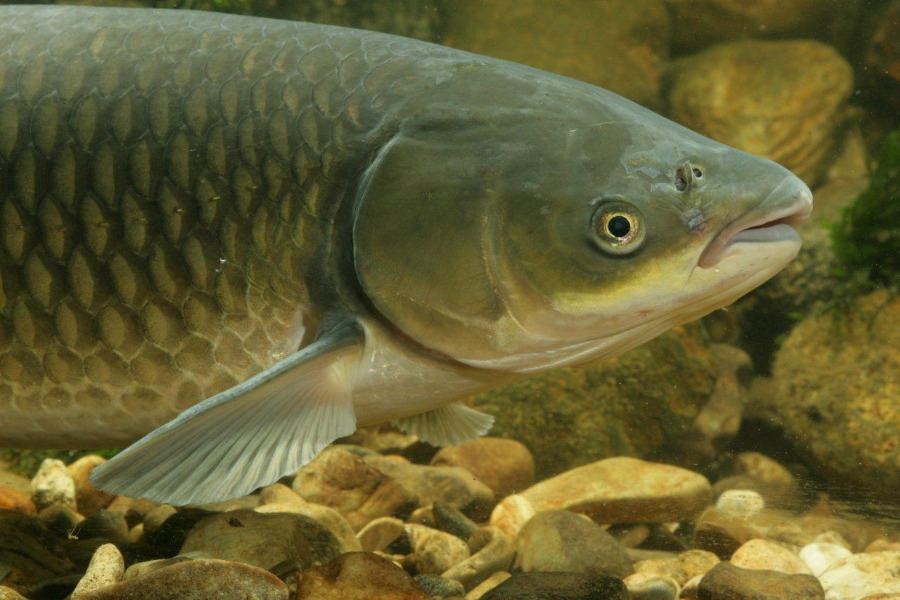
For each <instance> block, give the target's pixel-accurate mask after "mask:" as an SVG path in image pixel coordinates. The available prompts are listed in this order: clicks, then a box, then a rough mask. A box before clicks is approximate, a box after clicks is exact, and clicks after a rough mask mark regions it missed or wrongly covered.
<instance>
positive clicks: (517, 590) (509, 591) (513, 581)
mask: <svg viewBox="0 0 900 600" xmlns="http://www.w3.org/2000/svg"><path fill="white" fill-rule="evenodd" d="M481 598H482V600H526V599H531V598H533V599H535V600H537V599H542V598H547V599H550V598H552V599H553V600H598V599H601V598H602V600H629V598H628V589H627V588H626V587H625V584H624V583H623V582H622V580H621V579H617V578H615V577H609V576H605V575H586V574H584V573H540V572H533V573H515V574H513V575H512V577H510V578H509V579H507V580H506V581H504V582H503V583H501V584H500V585H498V586H497V587H495V588H493V589H492V590H490V591H489V592H488V593H486V594H485V595H484V596H482V597H481Z"/></svg>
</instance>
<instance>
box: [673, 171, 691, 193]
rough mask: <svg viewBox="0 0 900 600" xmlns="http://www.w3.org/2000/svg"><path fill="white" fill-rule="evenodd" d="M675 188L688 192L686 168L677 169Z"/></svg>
mask: <svg viewBox="0 0 900 600" xmlns="http://www.w3.org/2000/svg"><path fill="white" fill-rule="evenodd" d="M675 189H676V190H678V191H679V192H686V191H687V189H688V178H687V174H686V173H685V170H684V168H682V167H679V168H678V170H677V171H675Z"/></svg>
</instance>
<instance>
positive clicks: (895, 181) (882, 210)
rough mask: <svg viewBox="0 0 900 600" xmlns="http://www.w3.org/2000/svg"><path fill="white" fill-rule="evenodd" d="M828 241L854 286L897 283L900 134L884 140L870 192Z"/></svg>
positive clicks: (852, 206)
mask: <svg viewBox="0 0 900 600" xmlns="http://www.w3.org/2000/svg"><path fill="white" fill-rule="evenodd" d="M832 242H833V248H834V252H835V254H836V255H837V257H838V260H839V261H840V264H841V267H840V268H841V271H842V272H841V273H840V275H841V276H842V279H844V280H845V281H847V282H848V284H849V285H850V286H851V287H852V288H855V289H859V290H860V291H862V292H865V291H868V289H870V288H871V286H872V284H874V285H877V286H884V287H889V288H897V287H898V285H900V130H898V131H895V132H893V133H892V134H890V135H889V136H888V137H887V138H886V139H885V141H884V145H883V146H882V148H881V153H880V155H879V158H878V165H877V167H876V168H875V170H874V172H873V173H872V175H871V183H870V185H869V187H868V189H866V190H865V191H864V192H863V193H862V194H860V195H859V197H858V198H857V199H856V200H855V201H854V202H853V203H852V204H850V205H849V206H848V207H847V208H845V209H844V212H843V214H842V216H841V220H840V222H838V223H836V224H835V225H834V227H833V229H832Z"/></svg>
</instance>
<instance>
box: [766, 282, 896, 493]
mask: <svg viewBox="0 0 900 600" xmlns="http://www.w3.org/2000/svg"><path fill="white" fill-rule="evenodd" d="M835 332H840V334H839V335H836V334H835ZM898 339H900V298H897V297H896V296H894V297H891V296H890V295H889V294H888V293H887V292H876V293H874V294H872V295H869V296H866V297H864V298H861V299H859V300H857V301H855V303H854V304H853V305H852V306H850V307H848V308H847V309H846V310H842V311H840V313H825V314H819V315H812V316H809V317H807V318H806V319H804V320H803V321H801V322H800V323H799V324H798V325H797V326H796V327H794V329H793V330H792V331H791V333H790V335H789V336H788V337H787V339H786V340H785V341H784V343H783V345H782V346H781V348H780V350H779V351H778V353H777V355H776V358H775V364H774V367H773V378H774V382H775V389H774V393H773V394H771V395H770V396H768V397H756V398H754V402H753V405H752V407H751V409H752V410H753V412H754V414H755V415H757V416H758V417H759V418H761V419H764V420H766V421H768V422H770V423H772V424H773V425H775V426H776V427H779V428H781V429H782V430H783V432H784V435H785V437H786V438H788V439H790V440H791V442H792V444H794V446H795V447H796V448H797V450H798V451H799V453H800V455H801V456H802V457H803V458H804V459H805V460H806V461H808V462H809V463H810V465H811V466H813V467H814V468H815V469H816V472H817V473H819V474H821V475H824V476H825V477H826V478H827V479H829V480H830V481H832V482H834V483H835V484H837V485H839V486H840V487H841V488H842V489H847V488H849V487H853V488H856V489H862V490H865V491H866V494H867V495H874V496H875V497H877V498H880V499H881V500H882V501H886V502H888V503H894V502H895V501H896V495H897V494H898V493H900V453H898V452H897V444H898V440H900V405H898V403H897V398H898V397H900V379H898V378H897V377H896V376H895V374H896V373H898V372H900V345H898V344H897V340H898ZM836 374H839V376H836Z"/></svg>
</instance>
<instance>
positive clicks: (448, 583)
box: [413, 575, 466, 598]
mask: <svg viewBox="0 0 900 600" xmlns="http://www.w3.org/2000/svg"><path fill="white" fill-rule="evenodd" d="M413 579H414V580H415V581H416V583H418V584H419V585H421V586H422V589H424V590H425V593H426V594H428V595H429V596H431V597H432V598H433V597H434V596H438V597H440V598H448V597H451V596H462V595H463V594H465V593H466V589H465V588H464V587H463V584H461V583H460V582H458V581H455V580H453V579H447V578H446V577H441V576H439V575H416V576H415V577H413Z"/></svg>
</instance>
